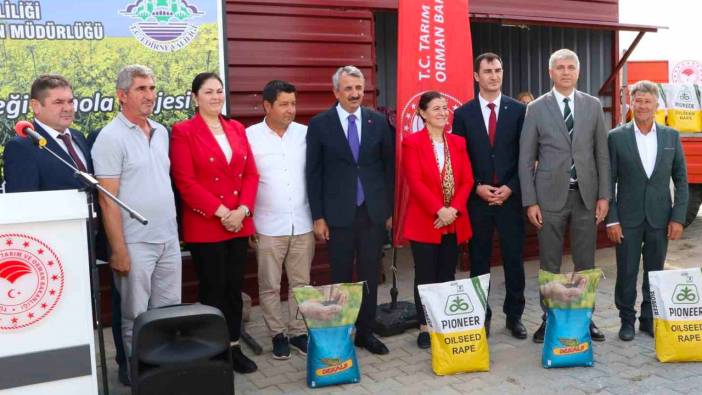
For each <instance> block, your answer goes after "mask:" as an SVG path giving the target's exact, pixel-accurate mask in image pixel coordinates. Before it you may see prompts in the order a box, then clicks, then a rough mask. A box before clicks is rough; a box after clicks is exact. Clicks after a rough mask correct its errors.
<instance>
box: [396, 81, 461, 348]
mask: <svg viewBox="0 0 702 395" xmlns="http://www.w3.org/2000/svg"><path fill="white" fill-rule="evenodd" d="M418 113H419V116H420V117H422V119H423V120H424V125H425V126H424V129H422V130H421V131H419V132H417V133H414V134H412V135H410V136H407V137H405V138H404V140H403V141H402V170H403V172H404V175H405V178H406V180H407V184H408V187H409V201H408V203H407V211H406V214H405V225H404V237H405V238H406V239H408V240H410V244H411V247H412V255H413V257H414V284H415V285H414V303H415V306H416V308H417V318H418V319H419V322H420V332H419V336H418V337H417V345H418V346H419V347H420V348H429V346H430V341H429V334H428V333H427V323H426V318H425V316H424V311H423V309H422V303H421V300H420V298H419V292H418V291H417V285H419V284H430V283H439V282H445V281H451V280H454V279H455V273H456V263H457V261H458V245H459V244H461V243H464V242H466V241H467V240H469V239H470V237H471V235H472V234H473V233H472V230H471V227H470V221H469V220H468V211H467V203H468V196H469V195H470V191H471V188H472V187H473V170H472V169H471V166H470V160H469V159H468V153H467V151H466V145H465V140H464V139H463V138H461V137H460V136H454V135H453V134H450V133H446V132H445V131H444V129H445V127H446V125H447V123H448V118H449V111H448V104H447V102H446V99H445V98H444V97H443V96H442V95H441V94H440V93H439V92H435V91H428V92H425V93H424V94H423V95H422V96H421V97H420V98H419V108H418Z"/></svg>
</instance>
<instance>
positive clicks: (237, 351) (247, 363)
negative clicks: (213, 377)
mask: <svg viewBox="0 0 702 395" xmlns="http://www.w3.org/2000/svg"><path fill="white" fill-rule="evenodd" d="M231 350H232V367H233V368H234V371H235V372H237V373H253V372H255V371H256V370H258V366H256V362H254V361H252V360H250V359H249V358H247V357H246V355H244V353H242V352H241V346H232V349H231Z"/></svg>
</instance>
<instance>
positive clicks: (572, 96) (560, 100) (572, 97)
mask: <svg viewBox="0 0 702 395" xmlns="http://www.w3.org/2000/svg"><path fill="white" fill-rule="evenodd" d="M551 91H552V92H553V95H554V96H556V103H558V108H560V109H561V115H563V111H565V103H563V99H564V98H566V97H567V98H568V99H569V101H568V107H570V113H571V114H573V119H574V120H575V89H573V91H572V92H570V95H568V96H563V95H561V93H560V92H558V91H557V90H556V88H553V89H551Z"/></svg>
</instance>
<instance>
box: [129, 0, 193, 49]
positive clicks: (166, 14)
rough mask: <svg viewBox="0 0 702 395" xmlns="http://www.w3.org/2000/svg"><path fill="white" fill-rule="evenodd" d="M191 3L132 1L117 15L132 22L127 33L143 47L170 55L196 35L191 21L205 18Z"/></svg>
mask: <svg viewBox="0 0 702 395" xmlns="http://www.w3.org/2000/svg"><path fill="white" fill-rule="evenodd" d="M193 3H194V1H193V0H189V1H186V0H132V2H130V3H129V4H128V5H127V6H126V7H125V8H124V9H123V10H121V11H120V12H119V13H120V15H123V16H126V17H129V18H132V19H134V20H136V22H134V23H133V24H132V25H131V26H129V31H131V32H132V34H133V35H134V37H135V38H136V39H137V40H138V41H139V42H140V43H141V44H143V45H144V46H146V47H147V48H149V49H151V50H154V51H158V52H173V51H177V50H179V49H181V48H184V47H186V46H187V45H188V44H190V43H191V42H192V41H193V40H194V39H195V37H196V36H197V33H198V25H196V24H193V23H191V22H190V20H191V19H193V18H196V17H202V16H204V15H205V13H204V12H203V11H201V10H200V9H199V8H198V6H197V5H195V4H193Z"/></svg>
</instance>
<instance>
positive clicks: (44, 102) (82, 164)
mask: <svg viewBox="0 0 702 395" xmlns="http://www.w3.org/2000/svg"><path fill="white" fill-rule="evenodd" d="M30 97H31V101H30V105H31V107H32V111H34V128H35V129H36V131H37V133H39V134H40V135H42V136H43V137H44V138H45V139H46V141H47V144H46V146H47V148H49V149H51V150H52V151H54V152H55V153H56V154H58V155H59V156H60V157H61V158H62V159H63V160H65V161H66V162H68V163H70V164H72V165H73V166H75V167H76V168H78V169H80V170H82V171H87V172H88V173H92V171H93V163H92V161H91V159H90V150H89V149H88V143H87V142H86V141H85V137H84V136H83V134H81V133H80V132H78V131H75V130H71V129H69V128H68V127H69V126H70V125H71V124H72V123H73V119H74V115H75V111H74V108H73V101H74V98H73V91H72V89H71V84H70V83H69V82H68V80H66V79H65V78H64V77H62V76H60V75H56V74H45V75H40V76H39V77H38V78H37V79H36V80H34V83H32V88H31V92H30ZM4 160H5V191H6V192H36V191H53V190H59V189H80V188H82V186H83V185H82V184H81V183H80V181H79V180H78V179H77V178H76V177H74V175H73V170H71V169H70V168H69V167H68V166H65V165H64V164H63V163H61V162H60V161H59V160H58V159H56V158H55V157H54V156H53V155H51V154H50V153H48V152H45V151H44V150H41V149H39V148H38V147H36V146H35V145H34V142H32V140H30V139H28V138H21V137H15V138H13V139H12V140H10V142H9V143H7V145H6V146H5V153H4Z"/></svg>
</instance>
